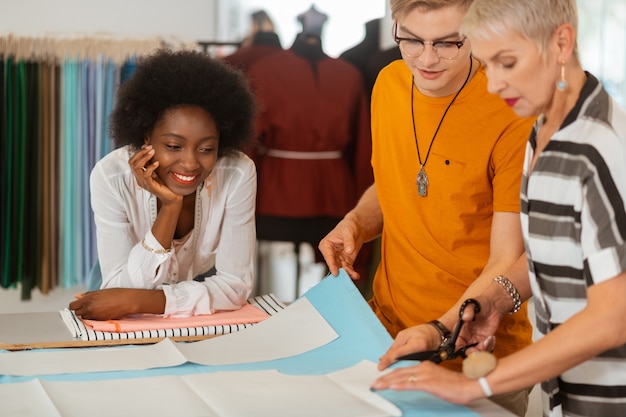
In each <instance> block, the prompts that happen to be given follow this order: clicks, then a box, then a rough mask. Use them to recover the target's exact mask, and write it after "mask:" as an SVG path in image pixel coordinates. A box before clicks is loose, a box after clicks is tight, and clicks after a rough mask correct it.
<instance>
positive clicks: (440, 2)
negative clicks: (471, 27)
mask: <svg viewBox="0 0 626 417" xmlns="http://www.w3.org/2000/svg"><path fill="white" fill-rule="evenodd" d="M473 1H474V0H390V1H389V6H390V8H391V18H392V19H393V20H397V19H398V17H400V16H404V15H406V14H407V13H409V12H411V11H412V10H413V9H420V10H423V11H430V10H438V9H443V8H444V7H462V8H464V9H465V10H467V9H468V7H469V6H470V4H472V2H473Z"/></svg>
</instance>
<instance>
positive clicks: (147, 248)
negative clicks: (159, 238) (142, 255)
mask: <svg viewBox="0 0 626 417" xmlns="http://www.w3.org/2000/svg"><path fill="white" fill-rule="evenodd" d="M141 244H142V246H143V248H144V249H145V250H149V251H150V252H152V253H156V254H157V255H164V254H166V253H168V252H169V251H171V250H172V249H173V248H174V246H173V245H172V247H171V248H169V249H154V248H151V247H150V246H148V245H146V240H145V239H143V240H142V241H141Z"/></svg>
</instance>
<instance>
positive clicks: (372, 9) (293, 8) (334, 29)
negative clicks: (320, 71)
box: [220, 0, 387, 57]
mask: <svg viewBox="0 0 626 417" xmlns="http://www.w3.org/2000/svg"><path fill="white" fill-rule="evenodd" d="M386 3H387V0H366V1H363V0H315V1H313V0H221V6H220V7H222V8H229V9H230V10H231V12H230V13H228V12H226V11H224V12H223V13H225V15H226V16H232V15H233V14H235V15H237V16H238V18H239V21H233V22H232V23H231V25H230V29H231V30H230V33H225V32H224V31H223V30H222V28H221V29H220V36H225V37H230V39H229V40H241V39H242V38H243V37H245V36H246V35H247V34H248V31H249V29H250V15H251V14H252V13H253V12H255V11H257V10H259V9H263V10H265V11H266V12H267V13H268V14H269V15H270V17H271V18H272V20H273V21H274V24H275V27H276V33H277V34H278V36H279V37H280V40H281V43H282V46H283V47H284V48H289V47H291V45H292V44H293V41H294V39H295V37H296V35H297V34H298V33H299V32H300V31H301V30H302V25H301V24H300V22H298V20H297V17H298V15H299V14H301V13H303V12H306V11H307V10H308V9H309V8H310V7H311V5H312V4H314V5H315V8H316V9H317V10H318V11H320V12H322V13H325V14H326V15H327V16H328V20H327V21H326V22H325V23H324V27H323V30H322V44H323V46H324V51H325V52H326V54H328V55H330V56H332V57H337V56H339V54H341V53H342V52H343V51H345V50H347V49H349V48H351V47H353V46H355V45H356V44H358V43H359V42H361V40H362V39H363V37H364V35H365V23H366V22H367V21H369V20H373V19H378V18H381V17H383V16H385V4H386Z"/></svg>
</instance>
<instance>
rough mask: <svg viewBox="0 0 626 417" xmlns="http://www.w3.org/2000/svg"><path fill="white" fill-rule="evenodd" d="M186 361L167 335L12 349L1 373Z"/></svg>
mask: <svg viewBox="0 0 626 417" xmlns="http://www.w3.org/2000/svg"><path fill="white" fill-rule="evenodd" d="M185 362H187V358H185V356H184V355H183V354H182V353H181V352H180V351H179V350H178V349H177V348H176V344H175V343H174V342H172V341H171V340H170V339H163V340H162V341H160V342H159V343H156V344H154V345H144V346H141V347H128V348H126V349H119V348H116V347H103V348H93V349H91V348H90V349H84V348H79V349H72V350H67V349H62V350H47V349H44V350H40V351H34V352H29V351H27V350H24V351H19V352H9V353H7V354H4V355H0V373H1V374H4V375H19V376H35V375H60V374H78V373H86V372H103V371H129V370H145V369H150V368H162V367H165V366H177V365H181V364H183V363H185ZM0 386H1V385H0ZM0 414H1V413H0Z"/></svg>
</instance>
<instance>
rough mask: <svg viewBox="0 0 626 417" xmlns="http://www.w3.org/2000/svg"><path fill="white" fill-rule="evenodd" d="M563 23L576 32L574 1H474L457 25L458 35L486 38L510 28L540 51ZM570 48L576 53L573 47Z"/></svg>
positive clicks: (501, 33) (576, 16)
mask: <svg viewBox="0 0 626 417" xmlns="http://www.w3.org/2000/svg"><path fill="white" fill-rule="evenodd" d="M564 23H569V24H570V25H572V26H573V27H574V29H575V30H576V31H578V9H577V7H576V0H474V2H473V3H472V5H471V6H470V7H469V9H468V11H467V14H466V15H465V18H464V19H463V23H462V24H461V34H462V35H464V36H469V37H474V38H483V39H488V38H489V37H491V35H492V34H496V35H504V34H505V33H506V32H508V31H509V30H514V31H515V32H517V33H518V34H520V35H521V36H522V37H524V38H526V39H528V40H530V41H532V42H534V43H535V44H536V45H537V47H538V48H539V50H540V51H541V52H542V54H543V53H545V52H546V48H547V45H548V42H549V41H550V38H551V37H552V35H553V34H554V31H555V30H556V29H557V28H558V27H559V26H560V25H562V24H564ZM574 51H575V53H577V47H575V48H574Z"/></svg>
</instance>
